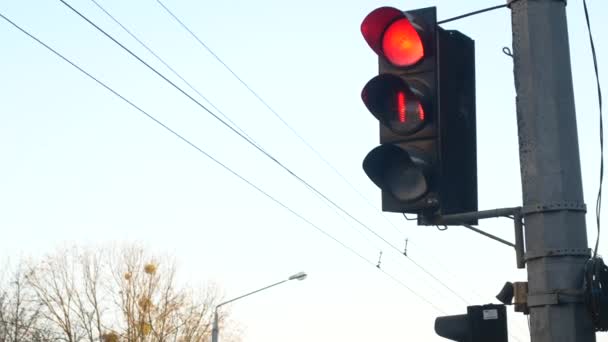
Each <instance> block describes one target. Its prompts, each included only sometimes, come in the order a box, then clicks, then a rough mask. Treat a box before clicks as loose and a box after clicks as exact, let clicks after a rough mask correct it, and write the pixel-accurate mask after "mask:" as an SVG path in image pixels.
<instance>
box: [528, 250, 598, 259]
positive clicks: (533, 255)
mask: <svg viewBox="0 0 608 342" xmlns="http://www.w3.org/2000/svg"><path fill="white" fill-rule="evenodd" d="M563 256H583V257H585V258H589V257H591V248H561V249H545V250H543V251H528V252H526V253H525V255H524V260H525V261H526V262H528V261H530V260H534V259H540V258H547V257H563Z"/></svg>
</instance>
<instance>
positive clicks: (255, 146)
mask: <svg viewBox="0 0 608 342" xmlns="http://www.w3.org/2000/svg"><path fill="white" fill-rule="evenodd" d="M59 1H60V2H61V3H63V4H64V5H65V6H66V7H68V8H69V9H70V10H72V11H73V12H74V13H75V14H77V15H78V16H80V17H81V18H82V19H84V20H85V21H86V22H88V23H89V24H90V25H92V26H93V27H95V28H96V29H97V30H98V31H99V32H101V33H102V34H104V35H105V36H106V37H108V38H109V39H110V40H112V41H113V42H114V43H116V44H117V45H118V46H120V47H121V48H122V49H123V50H125V51H126V52H128V53H129V54H130V55H131V56H133V57H134V58H135V59H137V60H138V61H140V62H141V63H142V64H144V65H145V66H146V67H148V69H150V70H151V71H153V72H154V73H155V74H156V75H158V76H159V77H161V78H162V79H163V80H165V81H166V82H168V83H169V84H170V85H171V86H173V87H174V88H175V89H177V90H178V91H179V92H181V93H182V94H183V95H185V96H186V97H188V98H189V99H190V100H191V101H193V102H194V103H196V104H197V105H198V106H200V107H201V108H202V109H204V110H205V111H206V112H207V113H209V114H211V115H212V116H213V117H214V118H215V119H217V120H218V121H220V122H221V123H222V124H223V125H225V126H226V127H228V128H229V129H230V130H231V131H232V132H234V133H235V134H237V135H238V136H239V137H241V138H242V139H244V140H245V141H246V142H248V143H249V144H250V145H252V146H253V147H254V148H256V149H257V150H258V151H260V152H261V153H262V154H264V155H265V156H266V157H268V158H269V159H270V160H272V161H273V162H275V163H276V164H277V165H279V166H280V167H281V168H283V169H284V170H285V171H286V172H288V173H289V174H290V175H291V176H293V177H294V178H296V179H297V180H299V181H300V182H301V183H302V184H304V185H305V186H306V187H308V188H309V189H310V190H312V191H313V192H315V193H317V194H318V195H319V196H321V197H323V198H324V199H325V200H326V201H328V202H329V203H331V204H332V205H333V206H335V207H336V208H338V209H339V210H340V211H342V212H343V213H344V214H346V215H347V216H348V217H350V218H351V219H352V220H353V221H355V222H357V223H358V224H360V225H361V226H362V227H364V228H365V229H366V230H368V231H369V232H370V233H372V234H373V235H374V236H376V237H377V238H378V239H380V240H382V241H383V242H384V243H386V244H387V245H388V246H390V247H391V248H392V249H393V250H395V251H397V253H399V255H402V253H401V250H400V249H399V248H398V247H396V246H394V245H393V244H391V243H390V242H389V241H387V240H386V239H385V238H384V237H382V236H381V235H379V234H378V233H376V232H375V231H374V230H373V229H371V228H370V227H369V226H367V225H366V224H365V223H363V222H361V221H360V220H359V219H357V218H356V217H354V216H353V215H352V214H350V213H349V212H348V211H346V210H345V209H343V208H342V207H341V206H339V205H338V204H337V203H336V202H334V201H333V200H331V199H330V198H329V197H327V196H326V195H325V194H323V193H322V192H320V191H319V190H317V189H316V188H315V187H314V186H312V185H311V184H310V183H308V182H307V181H305V180H304V179H302V178H301V177H300V176H298V175H297V174H296V173H295V172H293V171H292V170H291V169H289V168H288V167H286V166H285V165H283V164H282V163H281V162H280V161H279V160H277V159H276V158H275V157H273V156H272V155H271V154H269V153H268V152H266V151H265V150H264V149H262V148H261V147H259V146H257V145H256V144H254V143H253V142H252V141H251V140H249V139H248V138H247V137H246V136H244V135H243V134H241V133H240V132H239V131H237V130H236V129H235V128H234V127H232V126H230V125H229V124H228V123H227V122H226V121H224V120H222V119H221V118H220V117H218V116H217V115H216V114H215V113H213V112H212V111H211V110H209V109H208V108H207V107H205V106H204V105H203V104H201V103H200V102H199V101H197V100H196V99H195V98H193V97H192V96H191V95H189V94H188V93H187V92H185V91H184V90H183V89H182V88H180V87H179V86H178V85H176V84H175V83H173V82H172V81H171V80H169V79H168V78H167V77H166V76H165V75H163V74H162V73H160V72H159V71H158V70H156V69H155V68H154V67H152V66H151V65H150V64H148V63H146V62H145V61H144V60H143V59H142V58H141V57H139V56H138V55H136V54H135V53H134V52H132V51H131V50H130V49H129V48H127V47H126V46H124V45H123V44H122V43H120V42H119V41H118V40H116V39H115V38H114V37H112V36H111V35H110V34H108V33H107V32H106V31H104V30H103V29H102V28H101V27H99V26H97V25H96V24H95V23H93V22H92V21H91V20H90V19H89V18H87V17H86V16H85V15H83V14H82V13H80V12H79V11H78V10H76V9H75V8H74V7H72V6H70V5H69V4H68V3H67V2H65V1H64V0H59ZM407 258H408V259H409V260H410V261H412V263H413V264H414V265H416V266H417V267H418V268H419V269H420V270H422V271H423V272H424V273H426V274H427V275H429V276H430V277H431V278H433V279H435V280H436V281H437V282H439V283H440V284H441V285H442V286H443V287H444V288H446V289H447V290H448V291H450V292H451V293H453V294H454V295H456V296H457V297H458V298H459V299H460V300H462V301H463V302H464V303H467V304H468V302H467V301H466V300H465V299H464V298H463V297H462V296H461V295H459V294H458V293H456V291H454V290H453V289H452V288H450V287H449V286H448V285H447V284H445V283H444V282H442V281H441V280H439V279H438V278H437V277H436V276H434V275H433V274H432V273H431V272H429V271H427V270H426V269H425V268H424V267H422V266H420V265H419V264H417V263H415V262H413V260H412V259H411V258H409V257H407Z"/></svg>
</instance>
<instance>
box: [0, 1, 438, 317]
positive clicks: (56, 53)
mask: <svg viewBox="0 0 608 342" xmlns="http://www.w3.org/2000/svg"><path fill="white" fill-rule="evenodd" d="M0 17H1V18H2V19H4V20H5V21H6V22H8V23H9V24H11V25H12V26H14V27H15V28H17V29H18V30H19V31H21V32H22V33H23V34H25V35H27V36H28V37H30V38H31V39H33V40H35V41H36V42H37V43H38V44H40V45H42V46H43V47H45V48H46V49H47V50H49V51H51V52H52V53H53V54H55V55H56V56H57V57H59V58H61V59H62V60H63V61H65V62H66V63H68V64H70V65H71V66H72V67H74V68H76V69H77V70H78V71H80V72H81V73H82V74H84V75H86V76H87V77H88V78H90V79H91V80H93V81H95V82H96V83H97V84H98V85H100V86H101V87H103V88H105V89H106V90H107V91H109V92H111V93H112V94H113V95H115V96H117V97H119V98H120V99H121V100H123V101H124V102H126V103H127V104H129V105H130V106H131V107H133V108H134V109H136V110H137V111H138V112H140V113H141V114H143V115H145V116H146V117H147V118H149V119H150V120H152V121H154V122H155V123H156V124H158V125H159V126H161V127H162V128H164V129H165V130H167V131H169V132H170V133H171V134H173V135H174V136H176V137H177V138H178V139H180V140H181V141H183V142H185V143H186V144H188V145H189V146H190V147H192V148H194V149H195V150H196V151H198V152H199V153H201V154H203V155H204V156H206V157H207V158H209V159H210V160H211V161H213V162H214V163H215V164H217V165H218V166H220V167H221V168H222V169H223V170H225V171H227V172H229V173H230V174H232V175H233V176H235V177H237V178H238V179H240V180H241V181H243V182H244V183H246V184H247V185H249V186H250V187H252V188H253V189H255V190H256V191H257V192H259V193H261V194H262V195H264V196H265V197H266V198H268V199H270V200H271V201H273V202H274V203H276V204H277V205H279V206H280V207H282V208H283V209H285V210H287V211H288V212H290V213H291V214H292V215H294V216H296V217H297V218H299V219H300V220H302V221H304V222H305V223H306V224H308V225H309V226H312V227H313V228H315V229H316V230H317V231H319V232H320V233H322V234H323V235H325V236H326V237H328V238H330V239H331V240H333V241H334V242H336V243H338V244H339V245H340V246H342V247H343V248H346V249H347V250H348V251H350V252H351V253H353V254H355V255H356V256H357V257H359V258H360V259H362V260H363V261H365V262H366V263H367V264H369V265H371V266H373V267H374V268H376V265H375V264H374V263H373V262H372V261H370V260H368V259H367V258H365V257H364V256H362V255H361V254H360V253H358V252H357V251H355V250H354V249H353V248H351V247H349V246H348V245H346V244H345V243H343V242H342V241H340V240H339V239H337V238H336V237H334V236H333V235H331V234H329V233H328V232H326V231H325V230H324V229H322V228H321V227H319V226H318V225H316V224H314V223H313V222H312V221H310V220H309V219H307V218H306V217H304V216H303V215H301V214H299V213H298V212H296V211H295V210H293V209H292V208H290V207H289V206H287V205H286V204H285V203H283V202H282V201H280V200H278V199H277V198H275V197H274V196H272V195H270V194H269V193H268V192H266V191H264V190H263V189H262V188H260V187H259V186H257V185H255V184H254V183H253V182H251V181H250V180H248V179H247V178H245V177H244V176H242V175H241V174H239V173H238V172H236V171H234V170H233V169H232V168H230V167H229V166H227V165H226V164H224V163H222V162H221V161H219V160H218V159H217V158H215V157H214V156H212V155H211V154H209V153H208V152H206V151H205V150H203V149H202V148H201V147H199V146H197V145H196V144H194V143H193V142H191V141H190V140H188V139H187V138H185V137H184V136H182V135H180V134H179V133H178V132H176V131H174V130H173V129H171V128H170V127H169V126H167V125H165V124H164V123H163V122H161V121H160V120H158V119H156V117H154V116H152V115H151V114H149V113H148V112H147V111H145V110H144V109H142V108H141V107H139V106H137V105H136V104H135V103H134V102H132V101H131V100H129V99H127V98H126V97H124V96H123V95H121V94H120V93H118V92H117V91H116V90H114V89H113V88H111V87H110V86H108V85H107V84H105V83H104V82H102V81H101V80H99V79H98V78H96V77H95V76H93V75H92V74H91V73H89V72H87V71H86V70H84V69H83V68H81V67H80V66H78V65H77V64H76V63H74V62H72V61H71V60H70V59H68V58H67V57H65V56H64V55H63V54H61V53H59V52H58V51H57V50H55V49H53V48H52V47H51V46H49V45H47V44H46V43H44V42H43V41H41V40H40V39H38V38H37V37H35V36H34V35H33V34H31V33H29V32H28V31H26V30H25V29H23V28H21V26H19V25H17V24H16V23H15V22H13V21H12V20H10V19H9V18H7V17H6V16H5V15H4V14H2V13H0ZM381 271H382V273H384V274H386V275H387V276H389V277H390V278H391V279H393V280H394V281H395V282H397V283H398V284H400V285H401V286H402V287H404V288H405V289H407V290H408V291H409V292H410V293H412V294H413V295H415V296H416V297H417V298H418V299H420V300H422V301H424V302H425V303H427V304H429V305H430V306H431V307H433V309H435V310H437V311H439V312H440V313H442V314H445V312H444V311H443V310H442V309H441V308H439V307H438V306H436V305H435V304H433V303H432V302H431V301H430V300H429V299H427V298H426V297H424V296H422V295H420V294H419V293H417V292H416V291H414V290H413V289H411V288H410V287H409V286H407V285H406V284H405V283H403V282H402V281H400V280H399V279H398V278H396V277H395V276H393V275H391V274H389V273H388V272H386V271H384V270H381Z"/></svg>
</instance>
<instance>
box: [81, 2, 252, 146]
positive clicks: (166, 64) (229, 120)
mask: <svg viewBox="0 0 608 342" xmlns="http://www.w3.org/2000/svg"><path fill="white" fill-rule="evenodd" d="M91 2H93V3H94V4H95V5H96V6H97V7H98V8H99V9H100V10H101V11H103V12H104V13H105V14H106V15H107V16H108V17H109V18H110V19H112V21H114V22H115V23H116V24H117V25H118V26H120V27H121V28H122V29H123V30H124V31H125V32H126V33H127V34H128V35H129V36H131V38H133V39H135V40H136V41H137V42H138V43H139V44H140V45H141V46H142V47H143V48H144V49H146V50H147V51H148V52H149V53H150V54H152V56H154V57H155V58H156V59H157V60H158V61H160V62H161V63H162V64H163V65H164V66H165V67H166V68H167V69H169V70H170V71H171V72H172V73H173V74H174V75H175V76H177V77H178V78H179V79H180V80H182V82H184V83H185V84H186V85H187V86H188V88H190V89H192V91H194V92H195V93H196V94H198V96H200V97H201V98H202V99H203V100H204V101H205V102H207V103H209V106H211V108H213V109H214V110H215V111H216V112H217V113H219V114H220V115H221V116H222V117H223V118H224V119H226V120H227V121H228V122H230V124H231V125H232V126H233V127H235V128H236V129H237V130H239V132H241V133H242V134H243V135H244V136H246V137H247V138H248V139H249V140H251V141H252V142H253V143H254V144H256V145H258V146H259V144H258V143H257V142H256V141H255V140H253V138H251V136H249V135H247V133H246V132H245V131H244V130H243V129H242V128H240V127H239V126H238V125H237V124H236V123H235V122H234V121H232V120H231V119H230V118H229V117H228V116H227V115H226V114H224V113H223V112H222V111H221V110H220V109H219V108H217V107H216V106H215V105H214V104H213V103H212V102H211V101H210V100H209V99H208V98H206V97H205V95H203V94H202V93H201V92H200V91H199V90H198V89H197V88H196V87H194V86H193V85H192V84H191V83H190V82H188V81H187V80H186V79H185V78H184V77H182V75H181V74H180V73H178V72H177V71H175V69H174V68H173V67H171V66H170V65H169V64H168V63H167V62H165V60H164V59H163V58H161V57H160V56H159V55H158V54H157V53H156V52H154V51H153V50H152V49H151V48H150V47H148V45H147V44H145V43H144V42H143V41H142V40H141V39H139V38H138V37H137V36H136V35H135V34H133V33H132V32H131V31H130V30H129V29H128V28H126V27H125V26H124V25H123V24H122V23H121V22H120V21H118V19H116V18H115V17H114V16H113V15H112V14H110V12H108V11H107V10H106V9H105V8H104V7H102V6H101V5H100V4H99V3H98V2H97V1H96V0H91Z"/></svg>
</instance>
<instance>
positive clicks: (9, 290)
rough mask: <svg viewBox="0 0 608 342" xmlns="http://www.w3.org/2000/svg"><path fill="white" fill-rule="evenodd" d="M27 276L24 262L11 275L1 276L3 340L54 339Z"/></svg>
mask: <svg viewBox="0 0 608 342" xmlns="http://www.w3.org/2000/svg"><path fill="white" fill-rule="evenodd" d="M7 268H8V267H5V270H6V269H7ZM25 278H26V275H25V274H24V273H23V266H22V264H19V265H17V267H16V268H15V269H14V270H13V271H12V273H10V275H9V276H8V277H7V278H4V279H0V342H19V341H33V342H45V341H52V340H53V338H52V337H53V336H52V332H51V331H50V330H49V329H46V327H45V325H44V324H43V322H42V320H41V316H40V311H41V307H40V305H39V304H38V302H37V301H36V300H35V296H34V293H33V291H31V288H29V287H28V286H27V282H26V280H25Z"/></svg>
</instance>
